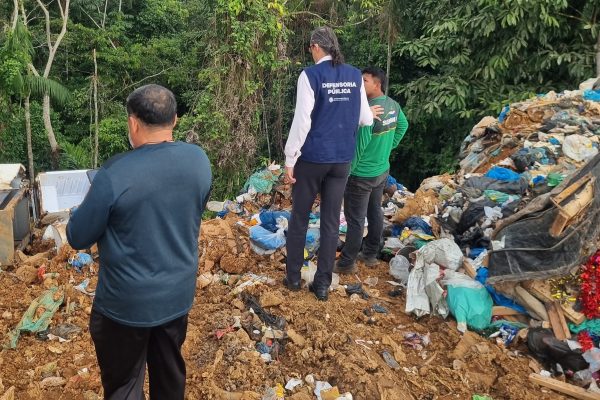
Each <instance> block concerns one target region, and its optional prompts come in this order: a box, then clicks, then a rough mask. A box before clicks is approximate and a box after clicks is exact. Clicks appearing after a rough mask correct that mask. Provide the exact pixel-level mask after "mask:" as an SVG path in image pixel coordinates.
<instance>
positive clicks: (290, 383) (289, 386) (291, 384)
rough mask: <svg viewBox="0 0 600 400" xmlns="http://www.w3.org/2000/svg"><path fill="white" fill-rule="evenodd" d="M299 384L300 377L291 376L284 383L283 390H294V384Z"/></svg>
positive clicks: (300, 382) (300, 381)
mask: <svg viewBox="0 0 600 400" xmlns="http://www.w3.org/2000/svg"><path fill="white" fill-rule="evenodd" d="M300 385H302V379H298V378H291V379H290V380H289V381H287V383H286V384H285V390H294V389H295V388H296V386H300Z"/></svg>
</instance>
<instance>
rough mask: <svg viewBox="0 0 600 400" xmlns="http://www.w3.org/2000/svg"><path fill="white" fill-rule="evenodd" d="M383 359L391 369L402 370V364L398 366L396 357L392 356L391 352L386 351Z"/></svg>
mask: <svg viewBox="0 0 600 400" xmlns="http://www.w3.org/2000/svg"><path fill="white" fill-rule="evenodd" d="M382 357H383V359H384V360H385V362H386V364H387V365H388V366H389V367H390V368H392V369H400V364H398V362H397V361H396V359H395V358H394V356H392V355H391V354H390V352H389V351H387V350H386V351H384V352H383V354H382Z"/></svg>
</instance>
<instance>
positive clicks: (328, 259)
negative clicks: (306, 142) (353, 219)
mask: <svg viewBox="0 0 600 400" xmlns="http://www.w3.org/2000/svg"><path fill="white" fill-rule="evenodd" d="M349 172H350V163H343V164H316V163H309V162H306V161H302V160H299V161H298V162H297V163H296V166H295V167H294V177H295V178H296V183H295V184H294V187H293V189H292V216H291V218H290V225H289V227H288V234H287V244H286V247H287V268H286V271H287V278H288V280H289V281H290V282H300V270H301V269H302V264H303V262H304V245H305V242H306V231H307V229H308V220H309V216H310V211H311V209H312V206H313V203H314V201H315V198H316V197H317V194H318V193H321V228H320V236H321V239H320V246H319V257H318V260H317V273H316V274H315V279H314V282H313V286H314V287H316V288H328V287H329V286H330V285H331V274H332V272H333V263H334V262H335V252H336V249H337V242H338V238H339V229H340V210H341V208H342V199H343V197H344V188H345V187H346V181H347V179H348V174H349Z"/></svg>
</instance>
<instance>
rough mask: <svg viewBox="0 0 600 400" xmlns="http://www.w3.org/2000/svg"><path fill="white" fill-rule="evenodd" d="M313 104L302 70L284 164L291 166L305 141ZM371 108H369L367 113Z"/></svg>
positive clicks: (313, 99) (306, 77) (308, 83)
mask: <svg viewBox="0 0 600 400" xmlns="http://www.w3.org/2000/svg"><path fill="white" fill-rule="evenodd" d="M314 106H315V92H314V91H313V90H312V87H311V86H310V82H309V81H308V76H307V75H306V73H305V72H304V71H302V73H301V74H300V76H299V77H298V94H297V95H296V111H295V113H294V120H293V121H292V127H291V128H290V134H289V135H288V139H287V142H286V143H285V151H284V152H285V166H286V167H293V166H294V165H296V161H297V160H298V157H300V154H302V153H301V152H300V149H301V148H302V146H303V145H304V142H305V141H306V136H308V132H309V131H310V126H311V118H310V115H311V114H312V111H313V108H314ZM370 112H371V110H370V109H369V113H370Z"/></svg>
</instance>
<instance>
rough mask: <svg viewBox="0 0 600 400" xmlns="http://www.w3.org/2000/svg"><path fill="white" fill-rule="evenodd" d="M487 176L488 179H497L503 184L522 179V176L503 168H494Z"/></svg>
mask: <svg viewBox="0 0 600 400" xmlns="http://www.w3.org/2000/svg"><path fill="white" fill-rule="evenodd" d="M485 176H486V177H487V178H492V179H496V180H499V181H503V182H516V181H518V180H519V179H521V176H520V175H519V174H517V173H516V172H514V171H512V170H510V169H508V168H502V167H492V168H491V169H490V170H489V171H488V172H487V173H486V174H485Z"/></svg>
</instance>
